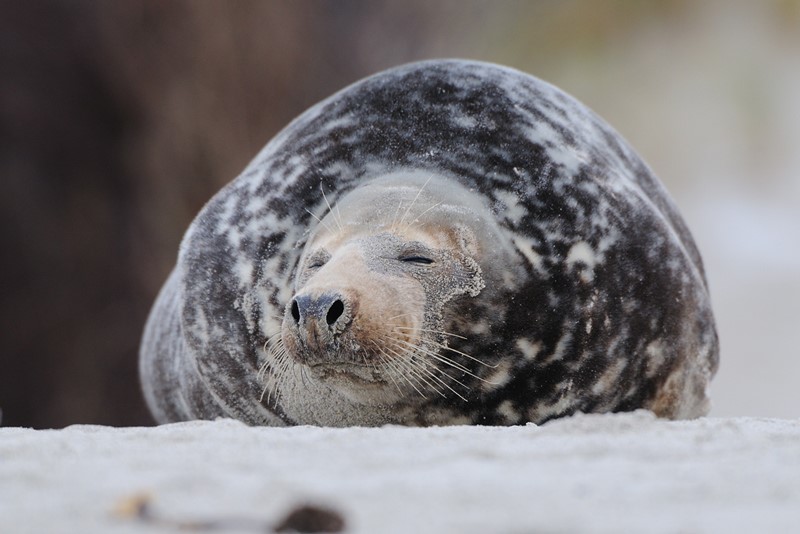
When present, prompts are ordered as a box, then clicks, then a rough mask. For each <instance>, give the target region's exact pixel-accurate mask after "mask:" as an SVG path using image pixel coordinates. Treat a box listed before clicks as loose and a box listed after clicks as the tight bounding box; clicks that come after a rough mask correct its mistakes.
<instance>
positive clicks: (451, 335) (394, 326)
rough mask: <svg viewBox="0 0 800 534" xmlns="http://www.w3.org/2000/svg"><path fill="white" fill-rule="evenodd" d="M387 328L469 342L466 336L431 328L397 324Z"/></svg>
mask: <svg viewBox="0 0 800 534" xmlns="http://www.w3.org/2000/svg"><path fill="white" fill-rule="evenodd" d="M387 326H390V327H392V328H396V329H398V330H417V331H419V332H428V333H430V334H441V335H443V336H450V337H456V338H458V339H463V340H464V341H467V338H465V337H464V336H461V335H458V334H451V333H450V332H445V331H444V330H432V329H430V328H418V327H416V326H401V325H395V324H387Z"/></svg>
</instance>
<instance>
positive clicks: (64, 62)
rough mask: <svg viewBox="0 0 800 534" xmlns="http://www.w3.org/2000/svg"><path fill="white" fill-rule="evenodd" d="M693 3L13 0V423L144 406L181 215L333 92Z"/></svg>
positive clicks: (592, 33) (9, 16)
mask: <svg viewBox="0 0 800 534" xmlns="http://www.w3.org/2000/svg"><path fill="white" fill-rule="evenodd" d="M692 4H693V3H692V2H689V1H687V0H684V1H681V0H670V1H659V2H634V1H625V0H619V1H614V2H592V1H591V0H588V1H587V0H584V1H555V0H543V1H539V2H522V1H519V2H514V1H504V2H488V1H487V2H480V1H475V0H473V1H467V0H463V1H460V0H452V1H441V2H429V1H426V0H396V1H385V2H384V1H369V0H363V1H323V0H302V1H298V0H294V1H277V0H275V1H253V0H247V1H245V0H237V1H235V2H234V1H230V2H223V1H212V0H191V1H190V0H182V1H177V0H176V1H163V0H140V1H133V0H128V1H123V0H120V1H110V2H105V1H102V0H96V1H88V0H63V1H57V0H36V1H32V2H26V1H12V0H8V1H6V0H3V1H0V176H2V182H1V183H0V185H1V186H2V191H0V221H1V224H0V250H1V251H2V264H1V265H2V273H0V275H2V286H0V287H2V293H0V313H2V317H0V324H2V338H1V339H2V348H0V409H2V410H3V421H2V423H3V425H6V426H33V427H38V428H43V427H60V426H64V425H67V424H72V423H100V424H112V425H138V424H150V422H151V421H150V418H149V415H148V414H147V412H146V409H145V406H144V403H143V401H142V399H141V395H140V393H139V384H138V375H137V350H138V343H139V336H140V334H141V330H142V326H143V324H144V321H145V318H146V315H147V312H148V310H149V307H150V304H151V302H152V300H153V299H154V297H155V294H156V292H157V291H158V289H159V287H160V285H161V283H162V282H163V280H164V278H165V277H166V275H167V273H168V272H169V270H170V268H171V266H172V264H173V262H174V259H175V255H176V253H177V247H178V243H179V241H180V238H181V236H182V234H183V232H184V230H185V229H186V227H187V225H188V224H189V222H190V221H191V219H192V217H193V216H194V214H195V213H197V211H198V210H199V209H200V207H201V206H202V205H203V203H204V202H205V201H206V200H208V198H210V197H211V196H212V195H213V194H214V192H216V191H217V190H218V189H219V188H220V187H221V186H222V185H224V184H225V183H227V182H228V181H230V180H231V179H232V178H234V177H235V176H236V174H237V173H238V172H239V171H240V170H241V169H242V168H243V167H244V166H245V165H246V163H247V162H248V160H249V159H250V158H251V157H253V156H254V155H255V154H256V153H257V151H258V150H259V149H260V148H261V147H262V146H263V145H264V143H265V142H266V141H267V140H268V139H269V138H270V137H271V136H272V135H274V134H275V133H276V132H277V131H278V130H279V129H280V128H281V127H282V126H284V125H285V124H286V123H288V122H289V121H290V120H291V119H292V118H293V117H294V116H296V115H297V114H299V113H300V112H302V111H303V110H304V109H305V108H307V107H308V106H310V105H312V104H313V103H315V102H316V101H318V100H319V99H321V98H323V97H325V96H328V95H329V94H331V93H332V92H334V91H336V90H338V89H340V88H342V87H343V86H345V85H347V84H349V83H351V82H353V81H355V80H357V79H359V78H361V77H363V76H365V75H368V74H371V73H373V72H376V71H378V70H381V69H383V68H387V67H390V66H393V65H397V64H400V63H404V62H408V61H413V60H418V59H425V58H430V57H441V56H450V57H458V56H460V57H473V58H477V59H484V60H490V61H496V62H500V63H506V64H510V65H512V66H517V67H520V68H523V69H525V70H529V71H531V72H534V73H535V74H537V75H539V76H541V77H543V78H545V79H551V81H556V82H558V80H552V78H550V77H549V76H548V73H551V72H553V69H554V68H555V66H556V65H559V64H560V63H562V60H563V58H565V57H566V56H569V57H571V58H572V60H575V58H577V61H578V63H577V65H579V67H578V68H580V65H585V64H587V63H586V61H588V60H587V59H586V58H591V57H593V56H594V55H597V54H599V53H601V52H608V51H609V50H611V51H612V53H613V47H614V46H617V47H620V46H623V47H624V46H627V45H626V43H628V42H629V41H627V40H626V38H625V36H630V35H635V34H636V32H637V31H638V29H639V28H640V26H641V25H642V24H643V22H644V21H647V20H649V19H652V18H653V17H661V18H671V19H674V20H675V21H676V22H675V23H676V24H681V21H682V20H686V19H687V17H690V16H691V14H690V11H689V10H688V9H687V6H688V5H692ZM777 4H778V5H785V6H787V7H786V9H787V12H788V11H792V17H794V19H795V20H796V19H797V5H798V3H797V2H778V3H777ZM787 16H788V15H787ZM620 43H622V44H620ZM532 67H535V69H534V68H532ZM595 72H599V70H595ZM567 89H568V90H569V88H567ZM590 105H591V102H590Z"/></svg>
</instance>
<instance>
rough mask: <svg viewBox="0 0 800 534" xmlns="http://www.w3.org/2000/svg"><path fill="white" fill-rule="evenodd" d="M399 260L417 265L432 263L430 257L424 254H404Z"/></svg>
mask: <svg viewBox="0 0 800 534" xmlns="http://www.w3.org/2000/svg"><path fill="white" fill-rule="evenodd" d="M400 261H404V262H406V263H417V264H419V265H430V264H431V263H433V260H432V259H430V258H426V257H425V256H405V257H402V258H400Z"/></svg>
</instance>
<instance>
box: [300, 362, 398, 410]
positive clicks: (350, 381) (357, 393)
mask: <svg viewBox="0 0 800 534" xmlns="http://www.w3.org/2000/svg"><path fill="white" fill-rule="evenodd" d="M307 369H308V376H310V377H311V378H312V379H314V380H316V381H318V382H320V383H323V384H325V385H327V386H328V387H331V388H332V389H334V390H336V391H337V392H339V393H340V394H342V395H343V396H345V397H347V398H349V399H350V400H352V401H354V402H359V403H364V404H373V403H385V402H387V401H391V400H394V398H395V397H396V393H397V392H396V391H395V390H394V389H393V386H392V383H391V382H390V380H389V378H387V377H386V375H385V374H383V373H382V372H381V369H380V368H379V367H377V366H373V365H364V364H354V363H349V362H347V363H344V362H326V363H317V364H314V365H308V366H307Z"/></svg>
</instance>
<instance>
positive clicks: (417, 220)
mask: <svg viewBox="0 0 800 534" xmlns="http://www.w3.org/2000/svg"><path fill="white" fill-rule="evenodd" d="M442 204H444V201H442V202H437V203H436V204H434V205H433V206H431V207H430V208H428V209H426V210H425V211H423V212H422V213H420V214H419V215H417V216H416V217H415V218H414V220H413V221H411V222H410V223H408V228H411V227H412V226H414V225H415V224H419V223H420V222H421V221H420V219H421V218H422V216H423V215H425V214H426V213H428V212H429V211H431V210H432V209H434V208H438V207H439V206H441V205H442Z"/></svg>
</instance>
